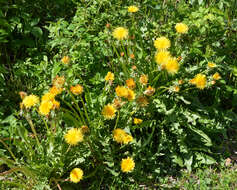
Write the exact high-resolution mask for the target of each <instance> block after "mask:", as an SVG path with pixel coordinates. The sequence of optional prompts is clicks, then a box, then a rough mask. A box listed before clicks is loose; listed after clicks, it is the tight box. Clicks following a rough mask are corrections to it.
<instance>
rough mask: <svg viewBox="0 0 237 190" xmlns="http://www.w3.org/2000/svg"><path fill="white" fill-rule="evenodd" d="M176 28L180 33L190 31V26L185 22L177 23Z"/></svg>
mask: <svg viewBox="0 0 237 190" xmlns="http://www.w3.org/2000/svg"><path fill="white" fill-rule="evenodd" d="M175 29H176V31H177V32H178V33H180V34H186V33H187V32H188V26H187V25H186V24H184V23H177V24H176V25H175Z"/></svg>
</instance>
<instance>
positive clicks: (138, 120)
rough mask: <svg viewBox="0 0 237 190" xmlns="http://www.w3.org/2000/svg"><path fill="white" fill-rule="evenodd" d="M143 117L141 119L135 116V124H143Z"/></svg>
mask: <svg viewBox="0 0 237 190" xmlns="http://www.w3.org/2000/svg"><path fill="white" fill-rule="evenodd" d="M142 121H143V120H142V119H139V118H134V119H133V123H134V124H135V125H138V124H141V123H142Z"/></svg>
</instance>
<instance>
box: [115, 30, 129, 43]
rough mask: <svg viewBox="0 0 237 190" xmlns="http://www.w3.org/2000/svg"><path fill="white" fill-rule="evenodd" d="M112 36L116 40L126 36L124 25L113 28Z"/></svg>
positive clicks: (126, 31)
mask: <svg viewBox="0 0 237 190" xmlns="http://www.w3.org/2000/svg"><path fill="white" fill-rule="evenodd" d="M113 37H114V38H116V39H117V40H123V39H127V38H128V29H126V28H124V27H118V28H115V29H114V31H113Z"/></svg>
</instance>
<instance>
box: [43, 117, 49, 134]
mask: <svg viewBox="0 0 237 190" xmlns="http://www.w3.org/2000/svg"><path fill="white" fill-rule="evenodd" d="M42 119H43V122H44V125H45V126H46V129H47V133H48V134H50V131H49V127H48V124H47V122H46V121H45V119H44V118H42Z"/></svg>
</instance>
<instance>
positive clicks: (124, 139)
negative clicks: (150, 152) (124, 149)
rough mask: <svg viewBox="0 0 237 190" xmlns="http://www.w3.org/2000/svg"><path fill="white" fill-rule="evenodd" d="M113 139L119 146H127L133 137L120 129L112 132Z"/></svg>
mask: <svg viewBox="0 0 237 190" xmlns="http://www.w3.org/2000/svg"><path fill="white" fill-rule="evenodd" d="M113 138H114V140H115V141H116V142H117V143H120V144H128V143H130V142H132V141H133V137H132V136H131V135H129V134H127V133H126V132H125V131H124V130H123V129H120V128H117V129H114V130H113Z"/></svg>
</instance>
